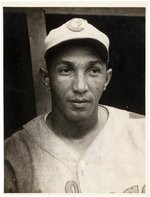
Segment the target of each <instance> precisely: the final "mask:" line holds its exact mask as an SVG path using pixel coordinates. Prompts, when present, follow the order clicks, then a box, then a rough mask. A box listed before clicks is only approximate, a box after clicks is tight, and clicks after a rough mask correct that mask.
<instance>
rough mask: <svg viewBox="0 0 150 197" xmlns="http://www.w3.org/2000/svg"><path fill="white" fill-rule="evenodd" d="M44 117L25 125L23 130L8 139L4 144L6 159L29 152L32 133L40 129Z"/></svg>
mask: <svg viewBox="0 0 150 197" xmlns="http://www.w3.org/2000/svg"><path fill="white" fill-rule="evenodd" d="M42 118H43V115H41V116H38V117H36V118H34V119H33V120H31V121H30V122H28V123H27V124H25V125H23V127H22V129H21V130H18V131H16V132H15V133H14V134H13V135H12V136H10V137H9V138H7V139H6V140H5V142H4V146H5V147H4V151H5V157H7V156H9V157H10V156H11V155H15V154H17V156H19V153H25V152H27V151H28V142H29V141H30V135H31V133H33V132H35V130H36V129H37V130H38V128H39V127H40V125H41V119H42Z"/></svg>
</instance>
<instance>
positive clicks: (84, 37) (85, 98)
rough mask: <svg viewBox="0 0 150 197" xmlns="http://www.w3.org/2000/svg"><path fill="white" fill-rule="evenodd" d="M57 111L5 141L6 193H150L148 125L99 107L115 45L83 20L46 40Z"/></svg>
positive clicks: (45, 75) (46, 72) (44, 73)
mask: <svg viewBox="0 0 150 197" xmlns="http://www.w3.org/2000/svg"><path fill="white" fill-rule="evenodd" d="M45 59H46V65H47V68H46V69H45V68H41V70H40V73H41V78H42V81H43V83H44V85H45V86H46V87H48V88H50V91H51V99H52V110H51V111H50V112H48V113H45V114H42V115H40V116H38V117H36V118H35V119H33V120H31V121H30V122H29V123H27V124H26V125H24V126H23V129H22V130H20V131H18V132H16V133H15V134H14V135H13V136H11V137H10V138H8V139H7V140H6V142H5V192H15V193H108V194H109V193H145V155H144V154H145V153H144V152H145V145H144V132H145V130H144V118H143V116H142V115H138V114H134V113H132V112H128V111H125V110H120V109H117V108H114V107H110V106H105V105H99V100H100V98H101V96H102V94H103V92H104V91H105V89H106V88H107V85H108V84H109V81H110V79H111V75H112V69H110V68H109V67H108V61H109V38H108V37H107V36H106V35H105V34H104V33H102V32H101V31H99V30H98V29H96V28H95V27H94V26H92V25H91V24H89V23H88V22H87V21H86V20H84V19H81V18H74V19H72V20H69V21H68V22H66V23H65V24H63V25H61V26H60V27H58V28H56V29H54V30H52V31H50V33H49V34H48V35H47V37H46V39H45Z"/></svg>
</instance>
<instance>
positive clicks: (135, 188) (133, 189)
mask: <svg viewBox="0 0 150 197" xmlns="http://www.w3.org/2000/svg"><path fill="white" fill-rule="evenodd" d="M139 192H140V191H139V186H138V185H134V186H132V187H130V188H127V189H126V190H125V191H124V192H123V193H139ZM141 193H145V185H144V186H143V188H142V191H141Z"/></svg>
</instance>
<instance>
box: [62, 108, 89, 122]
mask: <svg viewBox="0 0 150 197" xmlns="http://www.w3.org/2000/svg"><path fill="white" fill-rule="evenodd" d="M91 116H92V112H87V111H85V112H72V113H68V114H67V116H66V119H67V120H69V121H71V122H80V121H86V120H88V119H90V118H91Z"/></svg>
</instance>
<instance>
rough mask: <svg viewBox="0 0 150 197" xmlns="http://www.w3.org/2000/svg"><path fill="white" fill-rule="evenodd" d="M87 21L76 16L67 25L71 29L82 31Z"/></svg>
mask: <svg viewBox="0 0 150 197" xmlns="http://www.w3.org/2000/svg"><path fill="white" fill-rule="evenodd" d="M86 23H87V21H86V20H84V19H82V18H74V19H72V20H70V21H69V22H68V23H67V25H66V27H67V28H68V29H69V30H71V31H74V32H80V31H83V30H84V28H85V27H84V25H85V24H86Z"/></svg>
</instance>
